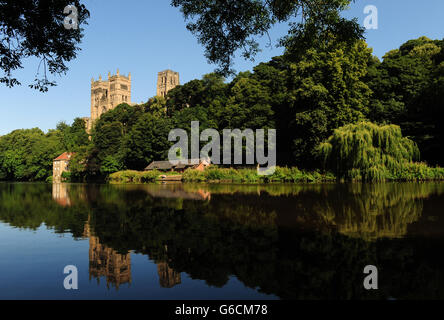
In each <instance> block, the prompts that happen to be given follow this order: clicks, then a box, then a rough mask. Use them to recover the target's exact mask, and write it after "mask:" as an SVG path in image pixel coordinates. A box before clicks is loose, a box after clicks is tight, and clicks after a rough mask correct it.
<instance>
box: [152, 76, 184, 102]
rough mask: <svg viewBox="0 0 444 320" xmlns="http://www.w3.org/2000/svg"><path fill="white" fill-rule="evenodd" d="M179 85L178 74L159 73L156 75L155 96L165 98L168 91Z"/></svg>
mask: <svg viewBox="0 0 444 320" xmlns="http://www.w3.org/2000/svg"><path fill="white" fill-rule="evenodd" d="M178 85H180V82H179V72H175V71H173V70H165V71H161V72H159V73H158V74H157V94H156V95H157V96H159V97H165V96H166V94H167V93H168V91H170V90H171V89H173V88H174V87H176V86H178Z"/></svg>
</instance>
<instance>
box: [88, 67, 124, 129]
mask: <svg viewBox="0 0 444 320" xmlns="http://www.w3.org/2000/svg"><path fill="white" fill-rule="evenodd" d="M121 103H128V104H131V73H129V74H128V76H124V75H121V74H120V73H119V69H117V74H116V75H111V73H108V80H106V81H102V76H100V77H99V80H97V81H94V78H93V79H91V122H92V124H94V122H95V121H96V120H97V119H99V118H100V116H101V115H102V114H103V113H105V112H107V111H109V110H112V109H114V108H115V107H117V106H118V105H119V104H121Z"/></svg>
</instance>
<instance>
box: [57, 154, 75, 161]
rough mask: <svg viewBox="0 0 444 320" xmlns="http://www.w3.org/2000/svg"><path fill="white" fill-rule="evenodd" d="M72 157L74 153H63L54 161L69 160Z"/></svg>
mask: <svg viewBox="0 0 444 320" xmlns="http://www.w3.org/2000/svg"><path fill="white" fill-rule="evenodd" d="M73 155H74V153H72V152H63V153H62V154H61V155H59V156H58V157H57V158H55V159H54V161H60V160H70V159H71V157H72V156H73Z"/></svg>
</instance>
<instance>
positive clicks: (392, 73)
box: [366, 37, 444, 165]
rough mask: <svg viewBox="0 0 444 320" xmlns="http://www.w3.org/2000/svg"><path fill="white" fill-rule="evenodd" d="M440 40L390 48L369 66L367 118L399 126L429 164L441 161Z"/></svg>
mask: <svg viewBox="0 0 444 320" xmlns="http://www.w3.org/2000/svg"><path fill="white" fill-rule="evenodd" d="M443 48H444V42H443V41H439V40H431V39H429V38H427V37H420V38H418V39H414V40H409V41H407V42H406V43H404V44H403V45H401V46H400V48H399V49H395V50H391V51H390V52H388V53H387V54H386V55H385V56H384V59H383V61H382V62H379V61H377V60H374V61H373V62H372V63H371V64H370V65H369V73H368V75H367V76H366V82H367V83H368V85H369V87H370V88H371V89H372V91H373V95H372V98H371V102H370V112H369V119H370V120H372V121H374V122H378V123H394V124H397V125H400V126H401V128H402V129H403V132H404V133H405V134H406V135H407V136H410V137H412V139H413V140H414V141H415V142H416V143H417V144H418V146H419V148H420V150H421V155H422V156H423V158H424V159H425V160H427V161H428V162H429V163H431V164H441V165H442V164H444V152H443V151H442V147H441V141H442V137H443V135H442V133H443V132H442V129H441V128H442V125H441V120H440V119H442V116H443V111H442V107H441V105H442V92H443V86H442V75H443V71H442V70H443V68H442V63H443V61H444V50H443Z"/></svg>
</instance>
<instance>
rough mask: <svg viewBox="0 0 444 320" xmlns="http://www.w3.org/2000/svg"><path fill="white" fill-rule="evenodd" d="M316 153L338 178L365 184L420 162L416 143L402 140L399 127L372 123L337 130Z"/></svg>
mask: <svg viewBox="0 0 444 320" xmlns="http://www.w3.org/2000/svg"><path fill="white" fill-rule="evenodd" d="M317 151H318V154H319V156H320V157H321V158H322V159H323V162H324V165H325V167H326V168H327V169H330V170H332V171H333V172H334V173H335V174H336V175H337V177H338V178H345V179H354V178H362V179H363V180H366V181H373V180H384V179H385V178H386V177H387V175H388V174H394V173H396V172H398V171H399V170H401V169H402V167H403V166H404V165H405V164H406V163H410V162H412V161H414V160H417V159H419V149H418V147H417V145H416V143H414V142H413V141H412V140H410V139H408V138H405V137H403V136H402V133H401V128H400V127H399V126H396V125H385V126H378V125H376V124H373V123H371V122H360V123H358V124H349V125H346V126H344V127H341V128H339V129H336V130H335V131H334V133H333V135H332V136H331V137H330V138H328V140H327V141H325V142H323V143H321V144H320V145H319V146H318V149H317Z"/></svg>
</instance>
